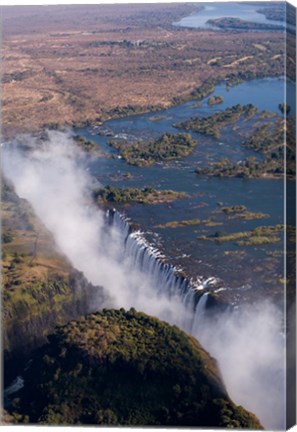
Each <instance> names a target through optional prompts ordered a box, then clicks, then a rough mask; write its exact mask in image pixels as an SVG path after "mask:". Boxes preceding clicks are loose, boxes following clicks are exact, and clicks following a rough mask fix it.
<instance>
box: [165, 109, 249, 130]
mask: <svg viewBox="0 0 297 432" xmlns="http://www.w3.org/2000/svg"><path fill="white" fill-rule="evenodd" d="M256 113H257V108H256V107H255V106H254V105H252V104H248V105H239V104H238V105H235V106H233V107H231V108H226V109H225V110H224V111H220V112H217V113H214V114H212V115H210V116H208V117H196V118H192V119H190V120H186V121H184V122H181V123H176V124H174V125H173V126H174V127H176V128H178V129H186V130H192V131H194V132H199V133H201V134H204V135H211V136H214V137H215V138H220V136H221V133H220V129H221V128H223V127H225V126H228V125H230V124H232V123H235V122H236V121H238V120H239V119H240V118H241V117H242V116H244V118H245V119H246V120H249V119H251V118H252V117H253V116H254V115H255V114H256Z"/></svg>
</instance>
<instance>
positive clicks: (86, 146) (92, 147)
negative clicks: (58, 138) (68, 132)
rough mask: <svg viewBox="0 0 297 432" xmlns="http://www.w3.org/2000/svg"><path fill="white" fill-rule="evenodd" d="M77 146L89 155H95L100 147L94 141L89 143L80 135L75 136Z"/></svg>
mask: <svg viewBox="0 0 297 432" xmlns="http://www.w3.org/2000/svg"><path fill="white" fill-rule="evenodd" d="M74 140H75V142H76V143H77V145H78V146H79V147H80V148H82V149H83V150H85V151H87V152H88V153H95V152H98V151H99V147H98V145H97V144H95V143H94V141H88V140H87V139H86V138H85V137H83V136H80V135H75V137H74Z"/></svg>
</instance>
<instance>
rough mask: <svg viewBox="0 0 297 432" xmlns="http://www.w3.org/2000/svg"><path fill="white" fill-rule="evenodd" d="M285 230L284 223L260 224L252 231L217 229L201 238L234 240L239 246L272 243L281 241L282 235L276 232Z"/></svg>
mask: <svg viewBox="0 0 297 432" xmlns="http://www.w3.org/2000/svg"><path fill="white" fill-rule="evenodd" d="M283 230H284V226H283V225H275V226H260V227H257V228H255V229H253V230H251V231H242V232H236V233H230V234H226V233H224V232H220V231H216V232H215V233H214V234H213V235H211V236H201V237H199V239H200V240H210V241H215V242H216V243H219V244H221V243H226V242H230V241H232V242H235V244H236V245H238V246H251V245H260V244H272V243H277V242H278V241H280V237H278V236H276V235H275V234H276V233H280V232H283Z"/></svg>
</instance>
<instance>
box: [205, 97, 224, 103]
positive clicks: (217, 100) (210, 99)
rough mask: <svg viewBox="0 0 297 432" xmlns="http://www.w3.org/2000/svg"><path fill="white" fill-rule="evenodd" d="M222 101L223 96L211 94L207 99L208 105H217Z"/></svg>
mask: <svg viewBox="0 0 297 432" xmlns="http://www.w3.org/2000/svg"><path fill="white" fill-rule="evenodd" d="M222 102H224V98H223V96H211V97H210V98H209V99H208V101H207V103H208V105H218V104H220V103H222Z"/></svg>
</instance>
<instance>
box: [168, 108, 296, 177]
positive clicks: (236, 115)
mask: <svg viewBox="0 0 297 432" xmlns="http://www.w3.org/2000/svg"><path fill="white" fill-rule="evenodd" d="M274 116H275V115H274V114H273V113H269V112H262V113H258V110H257V108H256V107H255V106H253V105H251V104H248V105H235V106H233V107H231V108H226V109H225V110H224V111H220V112H217V113H214V114H212V115H210V116H208V117H196V118H191V119H189V120H186V121H184V122H181V123H177V124H174V126H175V127H176V128H179V129H186V130H191V131H194V132H198V133H200V134H203V135H208V136H213V137H214V138H216V139H219V138H221V134H222V132H223V130H224V128H225V127H227V126H229V125H232V124H234V123H237V122H239V121H241V120H242V119H243V120H246V121H250V120H253V121H254V120H255V121H254V123H253V124H251V125H250V126H251V127H250V129H251V131H252V133H251V134H250V136H249V137H247V138H245V139H244V141H243V142H242V144H241V145H242V146H244V147H246V148H250V149H252V150H254V151H255V156H256V154H257V153H258V154H261V155H262V156H263V157H264V159H262V160H258V158H256V157H252V156H251V157H248V158H246V159H244V160H241V161H239V162H237V163H234V162H232V161H230V160H229V159H228V158H222V159H221V160H219V161H216V162H213V163H212V164H211V165H210V166H208V167H203V168H200V167H198V168H196V170H195V172H196V173H197V174H203V175H208V176H216V177H245V178H267V177H269V178H281V177H282V176H283V173H284V154H285V153H286V160H287V167H286V169H287V171H286V174H287V176H288V177H289V178H290V177H293V176H294V175H295V151H294V134H295V126H294V124H293V123H294V119H286V123H285V120H284V119H283V118H277V119H276V120H273V121H271V119H272V118H273V117H274ZM242 125H243V124H241V125H240V124H239V126H240V127H241V126H242ZM285 127H286V129H287V140H286V144H285V145H284V131H285ZM224 132H225V130H224ZM239 140H241V139H239Z"/></svg>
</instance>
